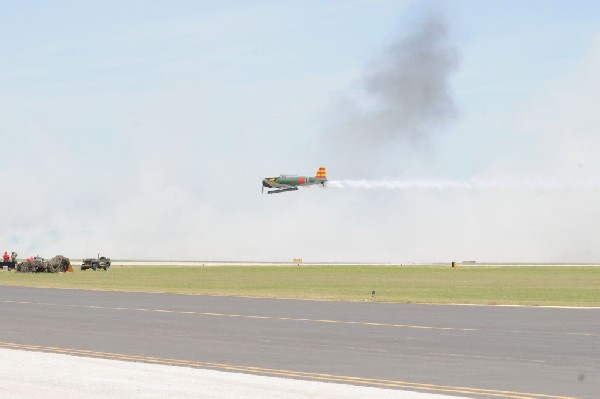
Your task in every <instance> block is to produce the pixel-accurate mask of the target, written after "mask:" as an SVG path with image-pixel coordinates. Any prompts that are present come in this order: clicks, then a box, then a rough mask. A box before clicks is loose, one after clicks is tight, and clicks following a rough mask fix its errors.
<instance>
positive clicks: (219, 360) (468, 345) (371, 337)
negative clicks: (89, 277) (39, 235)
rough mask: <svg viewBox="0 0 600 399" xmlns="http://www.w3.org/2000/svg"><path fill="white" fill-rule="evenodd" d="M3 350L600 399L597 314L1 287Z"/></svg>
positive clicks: (480, 392) (421, 388) (475, 393)
mask: <svg viewBox="0 0 600 399" xmlns="http://www.w3.org/2000/svg"><path fill="white" fill-rule="evenodd" d="M0 347H4V348H11V349H26V350H39V351H46V352H55V353H64V354H71V355H77V356H87V357H100V358H107V359H119V360H128V361H136V362H150V363H156V364H164V365H179V366H185V367H196V368H205V369H213V370H221V371H234V372H243V373H250V374H260V375H265V376H277V377H286V378H295V379H305V380H315V381H325V382H338V383H345V384H355V385H366V386H373V387H381V388H391V389H406V390H413V391H418V392H429V393H437V394H448V395H455V396H463V397H473V398H480V397H482V398H498V397H513V398H521V399H525V398H538V399H553V398H554V399H556V398H566V397H569V398H571V397H575V398H586V399H587V398H589V399H592V398H599V397H600V309H550V308H527V307H514V308H513V307H486V306H452V305H416V304H386V303H367V302H364V303H343V302H316V301H298V300H276V299H254V298H238V297H211V296H193V295H167V294H144V293H123V292H97V291H81V290H57V289H35V288H19V287H0Z"/></svg>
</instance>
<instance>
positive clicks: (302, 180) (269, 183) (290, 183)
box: [262, 166, 327, 194]
mask: <svg viewBox="0 0 600 399" xmlns="http://www.w3.org/2000/svg"><path fill="white" fill-rule="evenodd" d="M326 181H327V176H326V175H325V167H324V166H321V167H320V168H319V170H318V171H317V174H316V175H315V177H306V176H295V175H281V176H279V177H267V178H266V179H263V180H262V190H263V192H264V190H265V187H266V188H267V189H269V188H274V189H275V190H271V191H267V194H277V193H283V192H286V191H296V190H298V187H301V186H312V185H314V184H321V185H322V186H325V182H326Z"/></svg>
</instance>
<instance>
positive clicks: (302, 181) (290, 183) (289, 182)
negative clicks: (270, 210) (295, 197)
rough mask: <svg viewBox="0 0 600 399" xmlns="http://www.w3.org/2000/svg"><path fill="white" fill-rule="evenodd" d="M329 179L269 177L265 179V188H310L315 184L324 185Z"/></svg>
mask: <svg viewBox="0 0 600 399" xmlns="http://www.w3.org/2000/svg"><path fill="white" fill-rule="evenodd" d="M326 180H327V179H319V178H316V177H311V176H287V175H281V176H279V177H267V178H266V179H263V183H264V185H265V187H269V188H286V187H298V186H310V185H313V184H323V183H325V181H326Z"/></svg>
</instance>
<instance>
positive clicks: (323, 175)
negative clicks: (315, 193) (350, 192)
mask: <svg viewBox="0 0 600 399" xmlns="http://www.w3.org/2000/svg"><path fill="white" fill-rule="evenodd" d="M315 177H316V178H317V179H327V174H326V173H325V166H321V167H320V168H319V170H317V174H316V176H315Z"/></svg>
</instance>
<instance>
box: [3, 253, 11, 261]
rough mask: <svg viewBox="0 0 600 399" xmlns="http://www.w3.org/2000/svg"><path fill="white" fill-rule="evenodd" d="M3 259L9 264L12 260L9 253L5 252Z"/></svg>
mask: <svg viewBox="0 0 600 399" xmlns="http://www.w3.org/2000/svg"><path fill="white" fill-rule="evenodd" d="M2 259H4V261H5V262H8V261H9V260H10V255H9V254H8V252H7V251H4V255H2Z"/></svg>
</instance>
